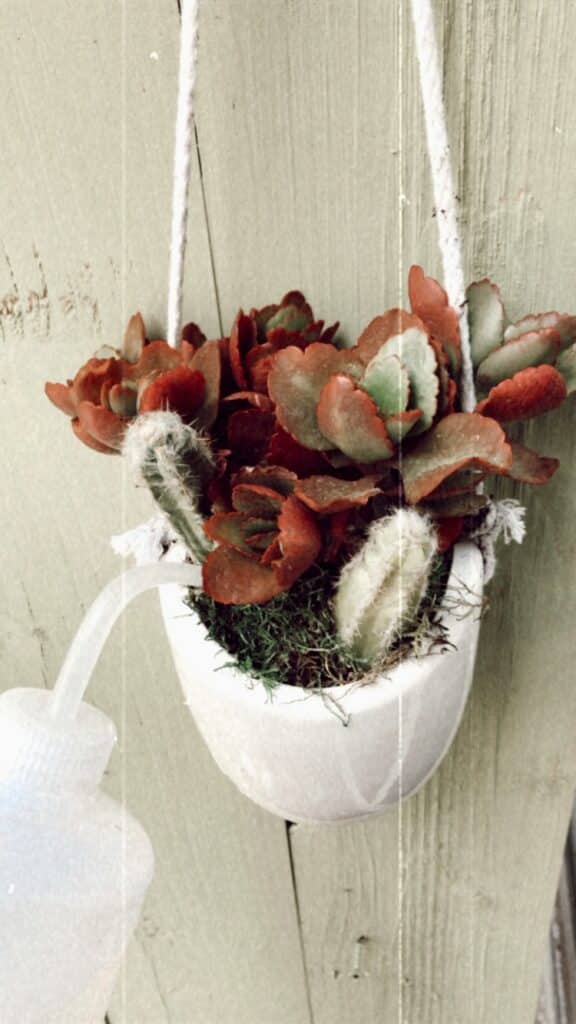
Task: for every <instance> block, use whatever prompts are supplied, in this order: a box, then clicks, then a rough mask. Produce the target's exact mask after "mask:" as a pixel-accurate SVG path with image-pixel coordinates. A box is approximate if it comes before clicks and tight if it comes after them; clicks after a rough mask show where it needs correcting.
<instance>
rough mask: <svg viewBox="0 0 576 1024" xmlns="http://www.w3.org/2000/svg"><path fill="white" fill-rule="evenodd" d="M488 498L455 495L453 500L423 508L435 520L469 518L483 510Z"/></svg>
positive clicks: (431, 503) (484, 496)
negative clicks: (455, 517)
mask: <svg viewBox="0 0 576 1024" xmlns="http://www.w3.org/2000/svg"><path fill="white" fill-rule="evenodd" d="M487 504H488V498H487V497H486V495H485V494H456V495H454V497H453V498H444V499H443V500H442V501H435V502H430V504H427V505H425V508H426V510H427V511H428V512H430V514H431V515H433V516H434V517H435V518H437V519H451V518H452V517H453V516H469V515H472V514H473V513H474V512H478V511H479V510H480V509H481V508H485V507H486V505H487Z"/></svg>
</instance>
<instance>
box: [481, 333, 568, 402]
mask: <svg viewBox="0 0 576 1024" xmlns="http://www.w3.org/2000/svg"><path fill="white" fill-rule="evenodd" d="M559 349H560V336H559V334H558V332H557V331H555V330H554V329H551V328H544V329H542V330H539V331H528V333H527V334H521V335H520V337H519V338H513V339H512V340H510V341H507V342H506V343H505V344H504V345H502V346H501V348H497V349H496V350H495V351H494V352H491V353H490V355H489V356H487V357H486V359H484V360H483V362H481V363H480V366H479V367H478V384H479V385H480V387H481V388H484V389H487V388H491V387H493V386H494V385H495V384H500V382H501V381H503V380H507V378H508V377H513V376H514V374H515V373H518V372H519V371H520V370H525V369H527V367H529V366H541V365H542V363H549V364H552V363H555V362H556V358H557V356H558V352H559Z"/></svg>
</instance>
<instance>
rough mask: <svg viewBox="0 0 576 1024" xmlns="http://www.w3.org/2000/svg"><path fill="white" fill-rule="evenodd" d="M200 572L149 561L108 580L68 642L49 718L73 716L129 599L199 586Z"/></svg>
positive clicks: (192, 567)
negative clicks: (172, 586)
mask: <svg viewBox="0 0 576 1024" xmlns="http://www.w3.org/2000/svg"><path fill="white" fill-rule="evenodd" d="M200 572H201V570H200V566H198V565H190V564H188V563H179V564H175V563H174V562H152V563H151V564H150V565H139V566H137V567H136V568H134V569H128V570H127V571H126V572H124V573H122V575H121V576H118V577H117V578H116V579H115V580H112V581H111V582H110V583H108V585H107V586H106V587H104V589H103V590H102V591H101V592H100V594H99V595H98V597H97V598H96V600H95V601H94V602H93V604H92V605H91V606H90V608H89V609H88V611H87V612H86V615H85V616H84V619H83V621H82V623H81V624H80V628H79V629H78V632H77V633H76V636H75V637H74V639H73V641H72V643H71V644H70V647H69V649H68V653H67V655H66V658H65V659H64V664H63V665H62V668H61V669H60V673H59V675H58V678H57V680H56V684H55V686H54V690H53V696H52V700H51V708H50V711H51V715H52V717H53V718H58V719H71V718H75V716H76V714H77V712H78V708H79V706H80V703H81V701H82V699H83V697H84V693H85V692H86V687H87V686H88V683H89V681H90V677H91V675H92V672H93V670H94V666H95V665H96V662H97V661H98V658H99V657H100V653H101V651H102V648H103V647H104V644H105V643H106V640H107V639H108V636H109V635H110V631H111V630H112V627H113V626H114V623H115V622H116V620H117V619H118V618H119V616H120V615H121V614H122V612H123V611H124V609H125V608H126V605H128V604H129V603H130V601H132V600H133V598H135V597H137V596H138V594H142V593H143V592H144V591H145V590H151V589H152V588H154V587H160V586H162V584H166V583H180V584H182V585H183V586H187V587H199V586H201V575H200Z"/></svg>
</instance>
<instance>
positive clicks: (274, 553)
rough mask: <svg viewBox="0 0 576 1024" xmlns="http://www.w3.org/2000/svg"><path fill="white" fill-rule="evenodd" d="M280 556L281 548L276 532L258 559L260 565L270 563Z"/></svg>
mask: <svg viewBox="0 0 576 1024" xmlns="http://www.w3.org/2000/svg"><path fill="white" fill-rule="evenodd" d="M281 557H282V548H281V547H280V538H279V536H278V534H276V536H275V537H274V540H273V541H272V542H271V543H270V544H269V545H268V547H267V548H266V550H265V552H264V554H263V555H262V557H261V559H260V565H272V563H273V562H277V561H278V559H279V558H281Z"/></svg>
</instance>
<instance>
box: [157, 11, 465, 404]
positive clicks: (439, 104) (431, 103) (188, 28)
mask: <svg viewBox="0 0 576 1024" xmlns="http://www.w3.org/2000/svg"><path fill="white" fill-rule="evenodd" d="M410 2H411V9H412V21H413V25H414V37H415V42H416V53H417V57H418V67H419V70H420V91H421V94H422V103H423V106H424V120H425V123H426V141H427V146H428V157H429V160H430V169H431V172H432V181H433V187H434V201H435V204H436V220H437V223H438V242H439V246H440V252H441V256H442V266H443V272H444V284H445V287H446V291H447V293H448V299H449V302H450V304H451V305H452V306H453V307H454V309H456V310H457V311H458V314H459V319H460V337H461V343H462V377H461V387H460V390H461V400H462V409H463V411H464V412H471V411H472V410H473V409H474V408H475V406H476V395H475V391H474V370H473V366H472V356H471V352H470V340H469V332H468V319H467V315H466V306H465V298H466V294H465V287H464V272H463V266H462V246H461V241H460V233H459V226H458V205H457V204H458V200H457V198H456V192H455V189H454V183H453V179H452V167H451V162H450V144H449V141H448V131H447V127H446V113H445V109H444V101H443V97H442V80H441V77H440V62H439V59H438V43H437V39H436V32H435V29H434V18H433V13H432V4H431V0H410ZM198 8H199V0H182V28H181V37H180V67H179V75H178V106H177V114H176V140H175V150H174V184H173V191H172V232H171V241H170V273H169V288H168V328H167V337H168V343H169V344H170V345H172V347H174V348H177V347H178V346H179V345H180V341H181V338H180V330H181V325H182V293H183V282H184V258H185V255H186V243H187V222H188V193H189V189H190V173H191V166H192V143H193V137H194V102H193V101H194V87H195V84H196V66H197V59H198Z"/></svg>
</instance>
